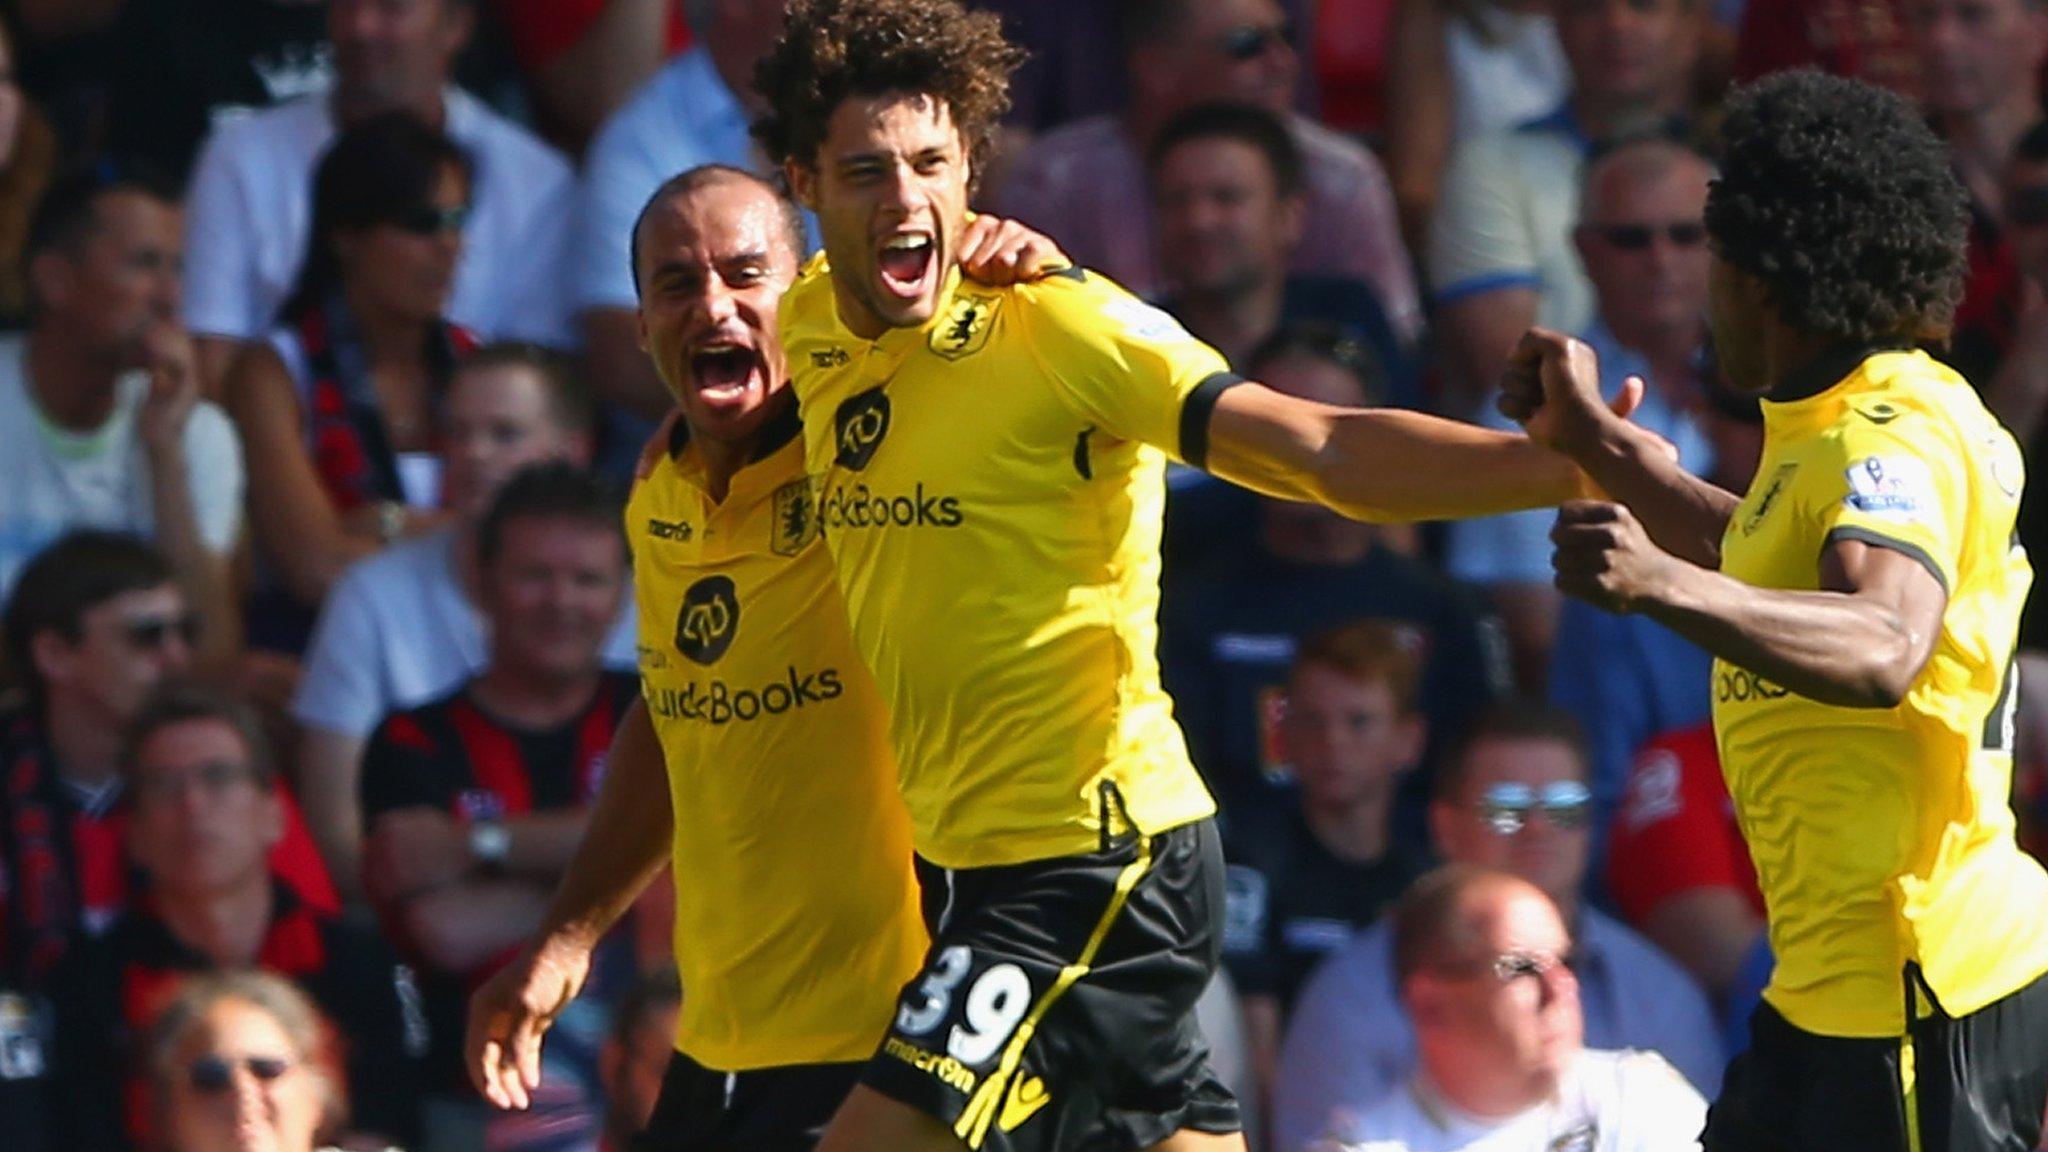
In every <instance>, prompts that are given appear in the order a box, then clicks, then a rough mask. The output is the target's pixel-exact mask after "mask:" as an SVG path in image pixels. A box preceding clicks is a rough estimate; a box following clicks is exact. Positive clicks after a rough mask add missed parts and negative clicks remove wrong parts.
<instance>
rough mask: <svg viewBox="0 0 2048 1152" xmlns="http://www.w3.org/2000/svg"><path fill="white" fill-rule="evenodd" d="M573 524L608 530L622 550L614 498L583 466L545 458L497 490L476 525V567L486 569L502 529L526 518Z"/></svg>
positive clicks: (621, 528)
mask: <svg viewBox="0 0 2048 1152" xmlns="http://www.w3.org/2000/svg"><path fill="white" fill-rule="evenodd" d="M541 517H547V518H561V519H565V520H575V521H580V522H582V523H585V524H588V525H590V526H591V527H594V528H602V529H606V530H608V531H610V532H611V533H612V534H613V535H615V536H617V537H618V540H619V545H620V548H621V549H622V550H623V549H624V548H625V546H626V531H625V527H624V521H623V519H622V512H621V509H620V507H619V498H618V495H617V494H616V493H615V492H614V491H613V490H612V487H611V485H609V484H607V483H605V482H604V479H603V478H602V477H600V476H599V475H597V474H596V473H595V472H592V471H590V470H589V469H587V468H579V467H577V466H576V465H574V464H571V463H569V462H567V461H564V460H547V461H542V462H541V463H538V464H529V465H527V466H526V467H524V468H522V469H520V470H519V471H518V472H517V473H515V474H514V475H513V477H512V478H511V479H510V480H507V481H505V486H504V487H503V488H500V489H498V494H497V495H496V496H495V497H493V498H492V500H491V506H490V508H489V509H488V510H487V511H485V512H484V518H483V522H482V523H481V524H479V525H477V530H476V554H477V564H478V566H479V567H481V568H483V569H485V570H489V569H490V568H491V567H492V566H493V565H495V564H496V563H497V561H498V556H499V554H500V553H501V552H503V551H504V547H505V526H506V525H507V524H510V523H511V522H512V521H514V520H524V519H528V518H536V519H537V518H541Z"/></svg>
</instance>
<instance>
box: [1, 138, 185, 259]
mask: <svg viewBox="0 0 2048 1152" xmlns="http://www.w3.org/2000/svg"><path fill="white" fill-rule="evenodd" d="M123 192H130V193H134V194H136V195H140V196H147V197H149V198H150V199H152V200H155V201H157V202H158V203H161V204H164V205H167V206H172V207H175V206H176V205H177V203H178V199H179V198H178V187H177V185H175V184H173V183H171V181H170V180H169V179H168V178H166V177H165V176H163V175H162V174H161V173H159V172H157V171H156V170H154V169H152V168H150V167H148V166H147V165H145V164H142V163H140V162H137V161H127V160H120V161H117V160H114V159H112V158H101V159H97V160H93V161H91V162H88V163H85V164H82V165H80V166H78V167H75V168H71V169H69V170H67V171H65V172H63V173H60V174H59V175H58V176H57V177H56V179H54V180H52V181H51V182H50V186H49V187H48V188H47V189H45V190H44V191H43V195H42V198H41V199H39V200H37V201H36V207H35V211H34V212H33V213H31V214H30V216H29V221H28V233H27V236H26V237H25V239H24V240H23V242H22V249H21V254H22V259H24V260H33V259H35V258H36V257H37V256H39V255H41V254H42V253H44V252H47V251H50V250H52V249H61V250H63V251H65V252H67V253H73V254H75V253H76V252H77V251H78V249H79V246H80V245H82V244H84V243H85V241H86V240H87V239H89V238H90V237H91V236H92V235H93V233H94V232H95V231H97V230H98V228H99V206H100V201H102V200H104V199H106V198H107V197H109V196H115V195H119V194H120V193H123Z"/></svg>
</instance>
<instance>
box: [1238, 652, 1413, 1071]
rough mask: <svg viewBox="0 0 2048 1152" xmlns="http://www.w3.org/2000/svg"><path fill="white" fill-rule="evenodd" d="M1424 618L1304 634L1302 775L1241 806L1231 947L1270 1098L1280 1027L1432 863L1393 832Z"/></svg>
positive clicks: (1295, 701) (1285, 718)
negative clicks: (1279, 791) (1313, 979)
mask: <svg viewBox="0 0 2048 1152" xmlns="http://www.w3.org/2000/svg"><path fill="white" fill-rule="evenodd" d="M1417 646H1418V645H1417V644H1416V637H1415V635H1414V633H1413V631H1412V630H1410V629H1406V628H1398V627H1395V626H1393V625H1389V624H1386V623H1383V622H1381V621H1377V620H1362V621H1357V622H1355V623H1351V624H1343V625H1339V626H1337V627H1335V628H1328V629H1325V630H1323V631H1321V632H1317V633H1314V634H1312V635H1310V636H1307V637H1305V638H1303V640H1302V642H1301V647H1300V649H1299V650H1297V652H1296V654H1295V657H1294V666H1293V668H1292V669H1291V670H1290V671H1289V672H1288V676H1287V685H1286V695H1285V696H1284V697H1283V698H1281V699H1280V700H1279V701H1278V707H1277V709H1276V710H1277V711H1278V712H1279V714H1280V715H1279V717H1278V720H1277V722H1275V723H1274V724H1273V728H1274V732H1273V737H1274V743H1275V744H1276V747H1275V749H1274V751H1275V754H1276V756H1277V757H1279V758H1280V759H1281V760H1282V761H1283V762H1284V763H1285V764H1286V765H1287V767H1288V770H1289V771H1290V772H1291V773H1292V775H1293V777H1294V780H1295V782H1296V783H1297V784H1298V785H1300V794H1299V798H1298V799H1296V800H1294V801H1293V802H1291V803H1279V802H1275V803H1269V804H1261V805H1251V806H1248V807H1246V808H1241V809H1239V810H1238V811H1237V812H1235V813H1233V814H1232V816H1231V820H1230V824H1229V835H1228V836H1227V837H1226V839H1225V844H1224V848H1225V850H1226V852H1228V854H1229V859H1230V864H1229V867H1228V869H1227V873H1226V874H1227V878H1228V882H1229V887H1228V892H1229V916H1228V917H1227V918H1226V920H1225V930H1224V937H1223V959H1224V962H1225V964H1226V965H1227V966H1228V967H1229V968H1230V970H1231V973H1232V975H1233V976H1234V977H1235V979H1236V982H1237V987H1238V991H1239V993H1240V994H1241V995H1242V996H1243V999H1244V1008H1245V1020H1246V1024H1247V1029H1248V1031H1249V1033H1250V1041H1251V1047H1252V1053H1253V1063H1254V1065H1255V1066H1256V1067H1257V1069H1258V1071H1259V1079H1260V1089H1261V1091H1260V1097H1261V1098H1262V1099H1264V1098H1267V1097H1268V1096H1269V1095H1270V1092H1271V1089H1272V1074H1273V1067H1274V1064H1275V1063H1276V1062H1277V1060H1278V1058H1279V1050H1280V1025H1281V1020H1282V1018H1283V1016H1284V1015H1285V1013H1286V1011H1287V1009H1288V1007H1289V1006H1290V1005H1292V1003H1293V1001H1294V995H1295V993H1296V992H1297V991H1299V990H1300V988H1301V984H1302V982H1303V981H1304V980H1306V979H1307V978H1308V974H1309V972H1310V971H1311V970H1313V969H1314V967H1315V966H1316V964H1317V963H1319V962H1320V961H1321V960H1322V959H1323V958H1324V957H1326V956H1328V955H1329V954H1330V953H1332V952H1335V951H1337V950H1338V949H1339V948H1342V947H1343V946H1344V944H1345V943H1346V942H1347V941H1349V940H1350V939H1351V936H1352V934H1353V933H1354V932H1356V931H1357V930H1358V929H1360V928H1363V927H1365V926H1366V925H1367V924H1370V923H1371V922H1372V921H1373V920H1374V919H1376V918H1377V917H1378V916H1379V914H1380V911H1381V909H1382V908H1384V907H1385V906H1386V905H1388V904H1390V903H1392V902H1393V900H1394V898H1395V897H1397V896H1399V895H1400V894H1401V891H1402V890H1403V889H1404V888H1406V887H1407V886H1408V882H1409V881H1411V880H1413V879H1414V878H1415V877H1416V876H1418V875H1420V874H1421V873H1422V871H1423V867H1424V864H1425V859H1424V857H1423V856H1422V854H1421V853H1419V852H1416V851H1413V850H1408V849H1404V848H1403V847H1402V846H1400V845H1398V844H1396V843H1395V841H1394V838H1393V816H1394V791H1395V789H1396V787H1397V786H1398V784H1399V782H1400V779H1401V776H1402V774H1403V773H1405V772H1407V771H1409V770H1410V769H1412V768H1414V767H1415V766H1416V764H1417V763H1419V762H1420V761H1421V759H1422V747H1423V740H1424V737H1425V736H1426V735H1427V732H1426V731H1425V729H1424V727H1423V721H1422V717H1421V715H1420V714H1419V713H1418V712H1417V711H1416V710H1415V688H1416V681H1417V680H1418V679H1419V678H1420V673H1421V666H1420V660H1419V659H1418V656H1419V653H1418V652H1416V651H1415V648H1416V647H1417Z"/></svg>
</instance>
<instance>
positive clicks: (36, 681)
mask: <svg viewBox="0 0 2048 1152" xmlns="http://www.w3.org/2000/svg"><path fill="white" fill-rule="evenodd" d="M175 578H176V574H175V573H174V572H173V571H172V570H171V562H170V561H169V560H167V559H165V558H164V554H163V553H162V552H159V551H157V549H156V548H155V546H154V545H152V544H150V543H149V542H148V541H147V540H144V539H143V538H142V537H140V536H135V535H131V534H129V533H127V532H110V531H106V530H104V529H98V528H88V529H81V530H79V531H76V532H72V533H70V534H68V535H65V536H62V537H59V538H58V540H57V542H56V543H54V544H51V545H50V546H49V547H47V548H44V549H43V550H42V551H41V552H38V553H36V555H35V558H34V559H32V560H30V561H29V562H28V566H27V567H25V568H23V569H22V570H21V575H20V577H19V578H18V579H16V580H15V583H14V596H13V598H12V599H10V600H8V602H7V611H6V614H5V618H4V622H0V633H4V635H5V637H6V646H7V663H8V664H9V665H10V666H11V669H12V671H13V674H14V675H15V676H16V677H17V678H18V679H19V680H20V682H21V685H22V687H23V688H24V689H25V690H26V691H27V693H28V697H29V701H30V703H31V704H33V705H34V706H36V707H38V708H40V707H41V706H42V705H43V703H44V691H45V689H46V687H47V686H46V685H45V684H44V683H43V677H42V673H41V672H39V671H37V669H36V661H35V654H34V651H33V647H34V644H35V638H36V637H37V636H40V635H42V634H43V633H45V632H55V633H57V634H58V635H60V636H63V637H64V638H65V639H66V640H69V641H72V642H74V643H75V642H77V640H78V639H79V637H80V636H82V635H83V630H84V627H85V614H86V613H87V612H90V611H92V610H93V609H95V608H97V607H99V606H100V605H102V604H105V603H106V602H107V601H109V600H112V599H113V598H114V597H116V596H122V595H125V594H127V593H129V592H147V591H150V590H151V589H155V588H162V587H164V586H165V585H167V584H170V583H171V582H172V581H173V580H174V579H175Z"/></svg>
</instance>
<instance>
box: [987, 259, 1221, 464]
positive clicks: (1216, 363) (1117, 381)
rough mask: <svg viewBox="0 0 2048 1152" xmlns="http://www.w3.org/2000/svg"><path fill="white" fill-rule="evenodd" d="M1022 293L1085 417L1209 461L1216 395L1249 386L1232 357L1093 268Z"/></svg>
mask: <svg viewBox="0 0 2048 1152" xmlns="http://www.w3.org/2000/svg"><path fill="white" fill-rule="evenodd" d="M1013 291H1015V292H1017V293H1018V294H1019V295H1021V296H1023V297H1024V302H1025V303H1027V304H1028V305H1029V307H1026V308H1023V309H1019V311H1020V312H1021V313H1022V314H1023V315H1024V317H1025V324H1026V325H1027V330H1026V332H1025V339H1026V341H1027V343H1028V344H1029V346H1030V347H1031V348H1032V349H1034V351H1035V352H1036V354H1037V355H1038V357H1039V359H1040V361H1041V362H1042V363H1043V365H1044V367H1045V374H1046V378H1047V379H1048V380H1049V381H1050V382H1051V385H1052V388H1053V390H1054V391H1055V392H1056V393H1057V394H1058V396H1059V397H1060V399H1061V401H1062V402H1064V403H1065V404H1066V405H1067V406H1068V407H1069V408H1071V409H1073V411H1074V412H1075V414H1076V415H1078V416H1080V417H1081V418H1082V419H1083V420H1086V421H1088V422H1089V423H1090V424H1093V425H1094V426H1096V427H1098V428H1100V429H1102V430H1103V431H1104V432H1106V433H1108V434H1109V435H1111V436H1115V437H1117V438H1119V439H1123V440H1134V441H1137V442H1139V443H1143V444H1150V445H1152V446H1153V447H1155V448H1158V449H1160V450H1161V451H1163V452H1165V453H1166V454H1167V455H1169V456H1171V457H1173V458H1174V459H1176V460H1179V461H1180V462H1182V463H1184V464H1191V465H1194V466H1196V467H1200V466H1201V465H1202V462H1203V459H1204V457H1205V456H1206V455H1207V440H1208V429H1209V414H1210V412H1211V411H1212V410H1213V409H1214V407H1215V402H1216V397H1217V396H1219V395H1221V394H1222V392H1223V390H1224V389H1225V388H1228V387H1230V386H1231V385H1233V384H1238V383H1241V382H1242V378H1241V377H1239V376H1236V375H1234V374H1233V373H1232V372H1231V371H1230V365H1229V364H1228V363H1227V362H1225V360H1224V359H1223V355H1222V353H1219V352H1217V351H1216V350H1215V349H1214V348H1211V347H1209V346H1208V345H1207V344H1204V343H1202V342H1201V341H1200V340H1197V339H1195V337H1194V336H1192V335H1190V334H1189V333H1188V330H1187V329H1186V328H1183V327H1181V323H1180V321H1178V320H1175V319H1174V318H1173V317H1172V316H1169V315H1167V314H1166V313H1165V312H1162V311H1160V310H1159V309H1157V308H1154V307H1153V306H1151V305H1150V304H1147V303H1145V302H1144V301H1142V300H1140V299H1138V298H1137V297H1135V296H1133V295H1131V294H1130V293H1129V292H1126V291H1124V290H1123V289H1122V288H1120V287H1118V286H1117V285H1116V284H1115V283H1114V282H1112V281H1110V280H1108V279H1107V278H1105V277H1103V276H1100V275H1097V274H1096V273H1093V272H1083V271H1081V270H1080V269H1072V270H1070V271H1067V272H1059V273H1054V274H1053V275H1051V276H1047V277H1045V278H1044V279H1042V280H1038V281H1034V282H1032V283H1029V284H1023V285H1019V286H1018V287H1017V288H1016V289H1013Z"/></svg>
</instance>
